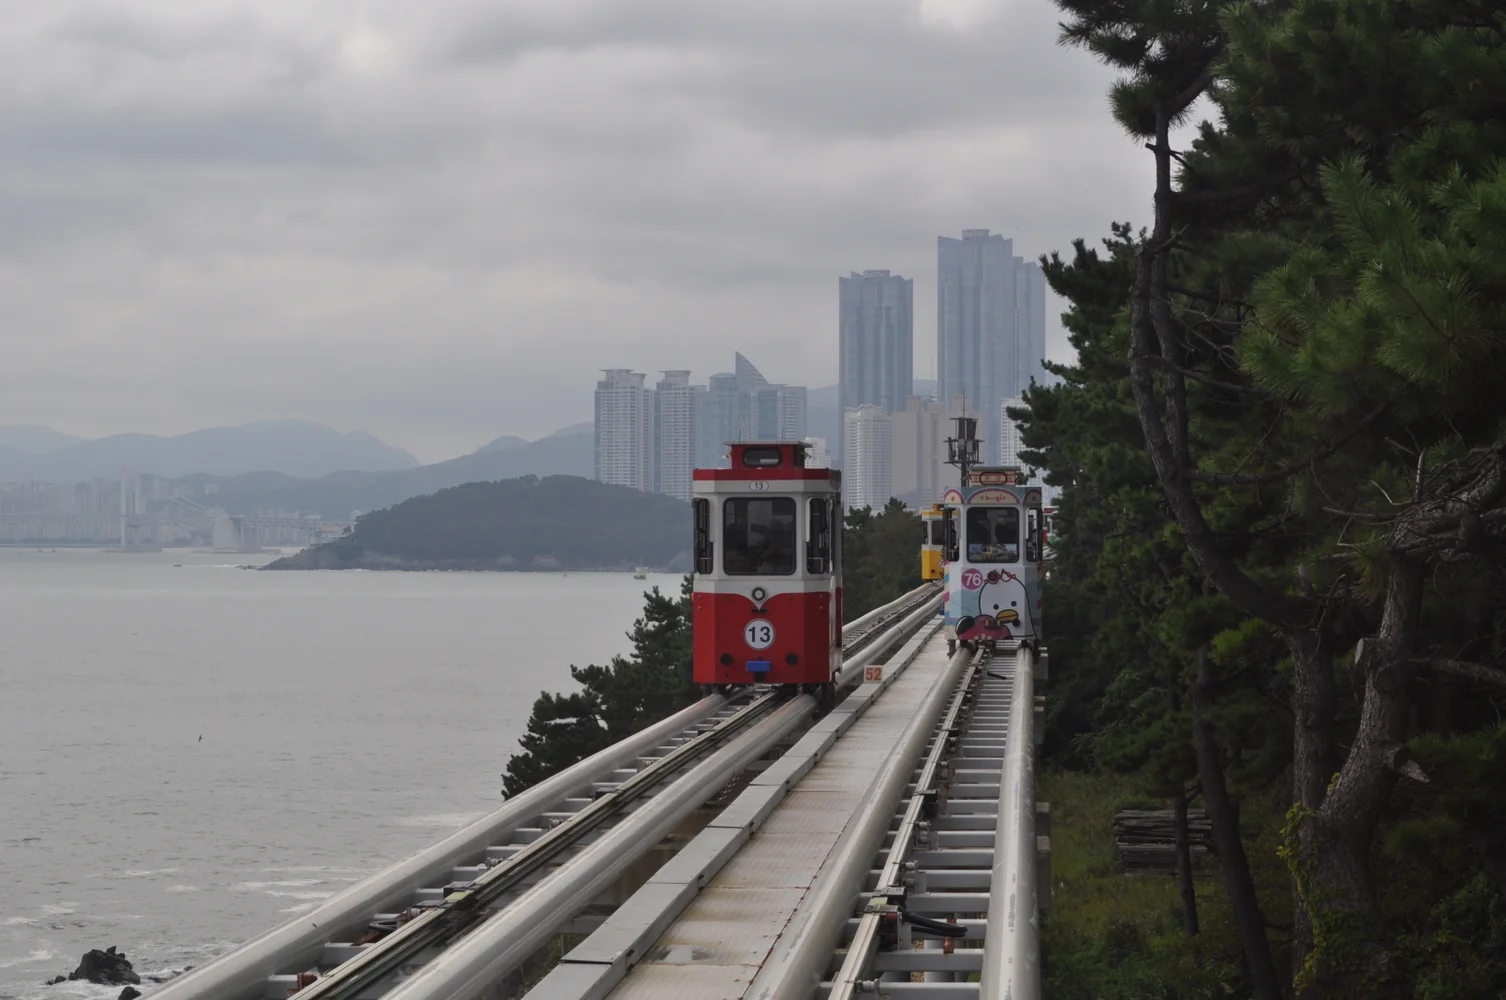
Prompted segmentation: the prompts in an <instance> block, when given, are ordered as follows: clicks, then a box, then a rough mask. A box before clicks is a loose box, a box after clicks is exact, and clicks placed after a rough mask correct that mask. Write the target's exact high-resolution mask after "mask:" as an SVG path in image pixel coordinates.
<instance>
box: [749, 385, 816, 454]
mask: <svg viewBox="0 0 1506 1000" xmlns="http://www.w3.org/2000/svg"><path fill="white" fill-rule="evenodd" d="M753 412H754V413H755V414H756V418H755V422H756V425H757V426H756V427H755V429H754V430H753V433H752V435H751V436H752V437H756V438H758V439H759V440H760V441H804V440H805V386H803V385H764V386H763V387H762V388H760V389H758V391H757V392H756V393H755V394H754V396H753Z"/></svg>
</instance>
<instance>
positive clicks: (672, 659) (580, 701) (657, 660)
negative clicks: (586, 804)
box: [503, 577, 700, 795]
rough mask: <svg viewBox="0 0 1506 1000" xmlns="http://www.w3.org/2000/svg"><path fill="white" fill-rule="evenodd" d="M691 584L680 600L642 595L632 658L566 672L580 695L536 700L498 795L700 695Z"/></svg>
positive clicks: (685, 586)
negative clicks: (693, 646)
mask: <svg viewBox="0 0 1506 1000" xmlns="http://www.w3.org/2000/svg"><path fill="white" fill-rule="evenodd" d="M690 588H691V578H690V577H686V578H685V582H684V584H683V585H682V586H681V588H680V594H679V597H678V598H671V597H668V596H666V595H664V594H662V593H660V592H659V588H658V587H655V588H654V589H653V590H651V591H649V592H648V593H647V594H645V595H644V606H643V617H642V618H640V619H638V621H636V622H635V623H634V624H633V630H632V631H631V632H629V633H628V638H629V639H631V640H632V643H633V654H632V655H631V656H629V657H622V656H616V657H613V658H612V662H611V663H610V664H608V665H607V666H605V667H601V666H596V665H595V664H592V665H590V666H586V667H576V666H572V667H571V668H570V676H571V677H573V678H574V679H575V682H576V683H577V684H579V685H580V690H578V691H573V692H571V693H569V694H550V693H548V692H547V691H546V692H544V693H543V694H540V695H539V697H538V700H537V701H535V702H534V703H533V715H532V716H531V717H530V718H529V720H528V731H527V732H525V733H524V734H523V737H522V738H521V739H520V740H519V741H518V744H519V746H520V747H522V751H523V752H522V753H520V754H514V755H513V757H512V759H511V760H509V761H508V762H507V773H506V774H505V775H503V788H504V790H505V791H506V792H507V794H509V795H516V794H517V793H518V792H521V791H523V790H524V789H526V788H528V787H529V786H530V785H533V784H534V783H535V782H538V781H542V780H543V779H544V778H547V777H549V776H550V775H551V774H554V773H555V772H557V771H560V770H562V769H564V768H566V767H569V766H570V765H571V764H574V763H575V762H576V761H580V760H584V759H585V758H587V757H589V756H591V755H592V754H593V753H596V752H597V751H598V750H604V749H606V748H607V747H609V746H611V745H612V744H613V743H616V742H618V741H619V740H622V739H624V738H626V737H628V736H631V735H632V734H633V733H636V732H637V731H638V730H640V729H642V728H643V727H644V726H648V725H651V724H653V723H655V722H658V721H659V720H660V719H663V718H666V717H667V716H670V715H673V714H674V713H675V712H677V711H679V710H680V709H682V708H684V707H685V706H687V705H689V704H690V703H691V702H693V701H695V699H696V698H697V697H698V696H699V694H700V692H699V690H698V689H697V687H696V685H695V683H694V681H692V680H691V640H692V632H691V624H690V610H691V608H690V598H691V589H690Z"/></svg>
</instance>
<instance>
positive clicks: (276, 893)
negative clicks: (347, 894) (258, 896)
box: [267, 889, 334, 899]
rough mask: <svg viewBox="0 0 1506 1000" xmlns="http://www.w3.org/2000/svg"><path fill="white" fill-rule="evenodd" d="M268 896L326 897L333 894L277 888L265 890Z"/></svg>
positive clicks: (293, 897) (292, 897)
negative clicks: (280, 889)
mask: <svg viewBox="0 0 1506 1000" xmlns="http://www.w3.org/2000/svg"><path fill="white" fill-rule="evenodd" d="M267 895H268V896H279V897H281V898H283V899H328V898H329V897H331V896H333V895H334V893H332V892H281V891H279V890H277V889H270V890H268V891H267Z"/></svg>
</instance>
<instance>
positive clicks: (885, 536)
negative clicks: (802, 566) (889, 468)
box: [842, 500, 921, 621]
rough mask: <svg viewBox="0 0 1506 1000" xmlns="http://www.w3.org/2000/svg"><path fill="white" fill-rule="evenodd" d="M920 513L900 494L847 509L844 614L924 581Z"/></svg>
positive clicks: (872, 605)
mask: <svg viewBox="0 0 1506 1000" xmlns="http://www.w3.org/2000/svg"><path fill="white" fill-rule="evenodd" d="M920 530H921V529H920V515H919V514H917V513H916V512H915V511H913V510H909V509H908V508H906V507H905V505H904V504H902V503H900V502H899V501H898V500H890V501H889V502H888V503H887V504H885V505H884V507H883V509H882V510H880V511H878V512H877V513H875V512H874V511H872V510H870V509H868V508H866V507H865V508H863V509H861V510H855V511H852V512H850V513H849V514H848V515H847V523H846V527H845V530H844V531H843V532H842V614H843V617H845V618H846V619H847V620H848V621H852V620H853V619H855V618H859V617H861V616H863V615H865V614H867V613H868V612H869V611H872V610H873V609H874V608H877V607H881V606H883V605H885V604H888V603H889V602H890V601H892V600H894V599H895V598H896V597H899V596H900V595H901V594H905V593H908V592H909V591H912V590H914V589H915V588H916V587H918V586H920V584H921V579H920Z"/></svg>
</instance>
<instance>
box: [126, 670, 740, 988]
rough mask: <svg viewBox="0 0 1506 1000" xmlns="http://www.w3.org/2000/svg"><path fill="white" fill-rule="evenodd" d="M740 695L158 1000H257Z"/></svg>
mask: <svg viewBox="0 0 1506 1000" xmlns="http://www.w3.org/2000/svg"><path fill="white" fill-rule="evenodd" d="M732 700H733V699H731V698H728V697H727V696H725V695H720V694H718V695H711V696H710V697H707V698H702V699H701V700H700V701H698V702H696V703H695V704H694V705H691V706H689V707H688V708H685V709H683V710H681V711H679V712H676V713H675V714H674V715H672V716H670V717H669V718H667V719H665V720H663V721H662V722H658V723H655V724H654V725H652V726H649V727H648V728H646V729H644V730H643V731H642V732H639V733H635V734H634V735H632V736H630V737H628V738H627V739H625V740H623V741H622V742H620V743H615V744H613V745H612V746H610V747H607V748H605V749H603V750H600V751H598V752H597V753H595V754H593V755H591V756H590V757H587V758H586V759H585V760H583V761H580V762H579V763H577V764H573V765H571V766H570V767H568V768H566V769H565V770H563V771H561V772H560V773H558V774H556V775H553V776H552V777H549V778H546V779H545V780H543V781H541V782H539V783H538V784H536V785H534V786H533V787H532V788H529V789H528V790H526V791H524V792H520V793H519V794H517V795H515V796H513V797H512V798H510V799H508V800H507V801H506V802H505V803H503V804H502V805H501V806H500V807H498V808H497V809H494V810H493V811H492V812H491V813H489V814H488V815H486V816H482V817H481V818H480V819H477V820H476V821H474V822H472V823H470V824H469V825H467V826H465V827H463V828H461V829H460V830H457V831H456V832H455V833H453V834H451V835H450V836H448V837H446V838H445V839H443V840H441V841H439V842H438V843H436V844H433V845H431V846H429V847H427V848H425V849H424V850H422V851H420V852H419V853H417V854H415V855H413V856H412V857H409V858H406V859H404V860H403V861H400V862H398V863H397V864H394V865H391V866H389V867H387V868H385V869H383V870H382V871H379V872H376V873H375V874H373V875H371V876H369V877H367V878H366V879H364V880H362V881H361V882H358V883H356V884H355V885H353V886H351V887H349V888H348V889H345V890H344V891H342V892H340V893H338V894H337V895H335V896H332V897H331V898H330V899H327V900H325V901H324V902H323V903H320V904H319V906H317V907H315V908H314V909H313V910H311V911H309V912H308V913H304V914H300V915H299V916H296V917H293V918H291V919H289V920H287V921H285V922H284V923H282V924H281V925H279V926H277V927H274V928H272V929H271V930H269V931H267V932H265V933H264V934H261V935H259V936H258V937H255V938H253V939H251V940H250V941H248V942H246V943H245V944H242V945H240V946H239V947H237V948H235V949H234V950H232V951H229V952H226V953H225V954H223V955H221V956H219V957H218V958H215V959H213V960H212V961H210V962H207V963H206V964H204V965H202V966H200V967H199V968H197V969H194V970H192V971H191V972H188V973H186V974H184V975H182V976H179V977H178V978H176V979H174V980H172V981H171V982H169V983H166V984H164V985H163V986H161V987H160V988H158V989H157V990H155V991H154V992H153V994H152V997H153V1000H189V998H194V997H212V998H213V1000H251V998H257V1000H260V997H261V996H262V995H263V994H264V993H265V992H266V980H267V977H268V976H272V975H276V974H277V973H279V972H282V971H284V970H286V969H289V968H306V967H307V966H308V965H309V964H311V963H313V962H314V961H316V960H317V959H318V957H319V955H320V953H321V951H322V950H323V948H324V947H325V945H326V944H327V943H328V942H330V941H334V940H339V939H340V938H341V937H342V936H343V935H350V934H356V933H359V932H360V931H362V930H364V929H365V928H366V925H367V924H368V922H369V921H370V920H371V917H372V914H374V913H378V912H382V911H384V910H386V909H388V908H389V907H393V906H400V907H406V906H407V905H408V901H409V900H411V899H412V897H413V894H414V893H415V892H417V891H418V890H419V889H420V888H422V887H424V886H426V885H432V884H435V882H436V881H437V882H438V883H439V884H444V882H445V881H447V876H448V874H449V872H450V871H451V870H452V869H454V868H455V867H456V865H457V863H460V862H462V861H464V860H466V859H468V858H471V857H476V856H479V855H482V854H483V853H484V852H485V851H486V849H487V847H489V846H490V845H492V844H494V843H496V842H497V841H498V839H499V838H501V837H505V836H507V835H508V834H510V833H511V832H512V831H513V830H515V829H517V828H518V827H520V826H523V825H524V824H526V823H527V822H528V821H529V820H531V819H532V818H533V817H535V816H538V815H539V814H540V813H542V812H544V811H546V810H548V809H549V808H550V807H552V806H554V805H556V804H557V803H560V802H563V801H564V800H565V799H568V798H570V797H572V796H574V795H576V794H578V793H580V792H583V791H587V790H589V789H590V788H591V785H592V784H593V783H594V782H596V781H598V780H600V779H601V778H603V777H604V776H606V775H608V774H611V773H612V772H613V771H615V770H618V769H619V768H621V767H622V766H624V765H625V764H628V763H630V762H631V761H633V760H634V759H636V758H637V757H638V756H639V755H640V754H641V753H643V752H644V751H645V750H648V749H651V748H653V747H655V746H658V745H660V744H662V743H664V742H665V741H666V740H668V739H670V738H672V737H673V736H674V735H675V734H676V733H680V732H683V731H685V730H688V729H690V728H691V727H693V726H696V725H697V724H699V723H700V722H702V721H703V720H705V719H707V718H708V717H710V716H711V715H712V714H714V713H715V712H716V711H717V710H718V709H721V708H722V707H723V706H725V705H727V704H728V703H729V702H731V701H732Z"/></svg>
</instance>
